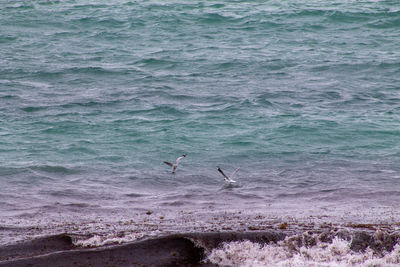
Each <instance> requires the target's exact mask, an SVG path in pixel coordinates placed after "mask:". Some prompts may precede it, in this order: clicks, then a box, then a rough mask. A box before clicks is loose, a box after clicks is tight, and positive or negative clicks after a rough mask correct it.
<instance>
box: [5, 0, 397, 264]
mask: <svg viewBox="0 0 400 267" xmlns="http://www.w3.org/2000/svg"><path fill="white" fill-rule="evenodd" d="M183 154H185V155H186V157H185V158H184V159H182V160H181V161H180V162H179V166H178V168H177V170H176V173H172V171H171V167H169V166H168V165H166V164H164V163H163V161H169V162H172V163H174V162H175V160H176V159H177V158H178V157H180V156H181V155H183ZM217 168H221V169H222V170H223V171H224V173H225V174H226V175H227V176H230V174H231V173H233V172H234V171H235V170H236V169H237V168H240V169H239V170H238V172H237V173H236V175H235V177H234V178H233V179H234V180H235V181H236V182H235V183H228V182H226V181H225V180H224V177H223V176H222V175H221V174H220V173H219V172H218V171H217ZM305 224H307V225H314V226H315V227H317V226H318V225H322V224H330V225H337V226H339V227H344V228H345V227H346V226H349V225H355V224H364V225H367V224H369V225H372V224H373V225H390V226H391V227H392V229H393V231H397V230H399V229H400V2H399V1H397V0H329V1H326V0H301V1H300V0H285V1H283V0H203V1H199V0H136V1H133V0H107V1H106V0H90V1H89V0H29V1H28V0H18V1H16V0H2V1H1V2H0V244H1V245H5V244H10V243H13V242H18V241H22V240H27V239H32V238H35V237H38V236H43V235H51V234H57V233H65V232H66V233H72V234H76V235H77V236H79V238H78V240H77V241H76V243H77V244H80V245H82V246H88V245H90V246H97V245H104V244H109V243H115V242H117V243H121V242H126V241H134V240H140V239H143V238H148V237H158V236H163V235H166V234H170V233H177V232H210V231H211V232H218V231H252V230H257V229H265V227H267V228H268V227H272V228H277V229H278V228H280V229H283V228H286V226H288V227H292V228H294V229H298V228H301V226H302V225H305ZM263 227H264V228H263ZM335 242H336V243H335ZM335 242H333V243H332V244H330V245H332V246H334V245H336V246H342V247H343V246H346V244H344V243H343V242H345V241H343V240H336V241H335ZM341 242H342V243H341ZM343 244H344V245H343ZM226 246H227V247H225V248H220V249H221V250H224V253H225V254H226V253H228V252H227V251H228V250H229V249H232V248H233V247H235V246H237V244H236V243H235V244H233V243H232V244H226ZM263 249H264V250H265V248H260V247H257V244H253V243H251V242H250V243H245V244H241V245H240V251H241V252H242V253H244V255H242V256H241V257H242V258H241V259H238V261H237V262H229V261H224V259H219V262H220V263H221V262H222V263H221V264H225V265H232V266H240V265H243V266H263V265H264V263H265V262H264V263H263V259H264V257H261V259H260V257H259V255H260V253H261V254H263V253H264V252H263ZM274 249H277V248H276V247H274ZM319 249H321V248H320V247H316V248H315V251H318V250H319ZM254 251H256V252H254ZM346 251H347V252H346ZM393 251H394V252H396V253H398V255H400V253H399V251H400V248H399V250H397V251H396V250H393ZM393 251H392V252H390V253H394V252H393ZM216 253H217V252H216V251H214V252H213V253H212V254H210V255H209V258H210V260H211V261H212V259H213V257H214V259H215V257H216V256H215V255H216ZM221 253H222V252H221ZM246 253H247V254H246ZM265 253H266V252H265ZM282 253H283V252H282ZM352 253H354V252H352V251H348V250H345V255H347V256H348V257H350V258H352V259H354V257H356V256H354V255H353V254H352ZM222 254H223V253H222ZM222 254H221V255H222ZM233 254H234V255H237V253H233ZM255 254H257V255H258V256H257V255H255ZM283 254H284V253H283ZM309 254H310V255H311V254H312V253H309ZM315 254H316V255H321V253H315ZM271 255H278V253H275V254H271ZM358 256H359V255H358ZM358 256H357V257H358ZM220 257H222V258H223V257H225V256H220ZM226 257H228V256H226ZM229 257H230V259H232V255H231V256H229ZM229 257H228V258H229ZM257 257H258V258H257ZM276 257H278V256H276ZM310 257H311V256H310ZM310 257H309V258H307V259H306V260H307V261H308V263H307V266H313V265H312V264H315V266H325V265H322V263H321V262H319V261H318V257H315V258H313V257H311V258H310ZM225 260H226V259H225ZM274 260H276V261H275V266H295V264H297V263H293V262H294V259H293V257H292V258H291V259H285V261H280V263H279V261H277V259H276V258H275V259H274ZM297 260H299V258H297ZM331 261H332V262H330V263H329V260H328V263H327V264H328V265H326V266H349V264H350V263H349V262H351V261H349V262H346V263H342V262H338V261H337V260H335V259H331ZM214 262H216V263H218V260H214ZM333 262H335V264H338V265H333ZM399 263H400V260H399ZM246 264H247V265H246ZM279 264H282V265H279ZM301 264H304V262H303V263H300V264H299V265H298V266H301ZM324 264H325V263H324ZM329 264H331V265H329ZM341 264H342V265H341ZM357 264H361V266H364V265H363V264H366V263H365V262H362V263H357ZM382 264H383V263H382ZM386 264H388V262H386ZM296 266H297V265H296ZM365 266H366V265H365ZM374 266H376V265H374ZM382 266H385V264H383V265H382Z"/></svg>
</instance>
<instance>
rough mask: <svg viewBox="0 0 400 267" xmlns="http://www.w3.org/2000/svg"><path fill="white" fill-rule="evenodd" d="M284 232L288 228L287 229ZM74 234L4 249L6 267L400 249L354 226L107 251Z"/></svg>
mask: <svg viewBox="0 0 400 267" xmlns="http://www.w3.org/2000/svg"><path fill="white" fill-rule="evenodd" d="M282 228H284V227H283V226H282ZM75 238H76V236H75V235H74V234H68V233H64V234H59V235H52V236H45V237H40V238H36V239H33V240H30V241H25V242H19V243H16V244H12V245H6V246H3V247H2V248H1V249H0V266H1V267H8V266H14V267H18V266H114V265H115V266H143V265H144V266H165V265H167V266H168V265H174V266H183V265H185V266H187V265H191V266H218V265H217V264H215V263H212V262H210V261H209V260H208V259H207V257H208V255H210V253H211V252H212V251H214V250H216V249H220V248H221V247H222V246H223V245H224V244H227V243H229V242H244V241H250V242H252V243H255V244H259V245H261V246H264V245H274V246H275V245H277V244H280V245H282V244H283V243H284V246H285V247H286V248H290V250H292V252H293V253H296V252H299V251H300V250H301V248H303V247H308V248H309V247H313V246H317V244H319V243H324V244H327V245H328V244H331V243H332V242H333V241H334V240H335V239H341V240H345V241H347V242H349V248H350V250H351V251H352V253H353V252H354V253H363V252H365V251H366V250H368V249H370V250H371V251H372V252H373V254H374V255H376V256H377V257H380V256H384V255H386V254H387V253H390V252H391V251H393V250H394V249H395V247H396V245H397V244H400V232H398V231H397V230H395V229H388V228H387V225H382V227H380V226H379V225H363V224H359V225H356V224H354V225H353V227H352V228H337V227H335V226H330V227H328V226H326V227H320V228H319V229H314V230H306V231H301V230H299V229H297V230H294V229H286V228H285V229H273V230H267V231H265V230H264V231H257V230H253V231H251V230H249V231H245V232H235V231H227V232H193V233H180V234H170V235H165V236H160V237H155V238H148V239H144V240H140V241H131V242H127V243H123V244H117V245H106V246H101V247H81V246H77V245H75V244H74V239H75Z"/></svg>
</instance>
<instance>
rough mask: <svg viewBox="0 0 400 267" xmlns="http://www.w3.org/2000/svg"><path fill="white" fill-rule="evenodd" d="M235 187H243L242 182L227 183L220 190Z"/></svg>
mask: <svg viewBox="0 0 400 267" xmlns="http://www.w3.org/2000/svg"><path fill="white" fill-rule="evenodd" d="M235 188H241V186H240V184H238V183H226V184H224V185H223V186H222V187H221V188H220V189H219V190H218V192H220V191H227V190H229V191H232V190H234V189H235Z"/></svg>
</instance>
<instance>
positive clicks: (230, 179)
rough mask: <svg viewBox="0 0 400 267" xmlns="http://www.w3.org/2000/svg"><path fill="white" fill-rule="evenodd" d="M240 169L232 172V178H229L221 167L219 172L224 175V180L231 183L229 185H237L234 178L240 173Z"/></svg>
mask: <svg viewBox="0 0 400 267" xmlns="http://www.w3.org/2000/svg"><path fill="white" fill-rule="evenodd" d="M239 169H240V168H237V169H236V170H235V171H234V172H232V174H231V176H227V175H226V174H225V173H224V172H223V171H222V170H221V168H220V167H218V171H219V173H221V174H222V176H224V180H225V181H227V182H229V183H236V181H234V180H233V177H235V175H236V173H237V172H238V171H239Z"/></svg>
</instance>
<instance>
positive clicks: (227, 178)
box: [218, 168, 230, 181]
mask: <svg viewBox="0 0 400 267" xmlns="http://www.w3.org/2000/svg"><path fill="white" fill-rule="evenodd" d="M218 171H219V173H220V174H222V176H224V178H225V180H227V181H229V180H230V179H229V177H228V176H226V174H225V173H224V172H223V171H222V170H221V168H218Z"/></svg>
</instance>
